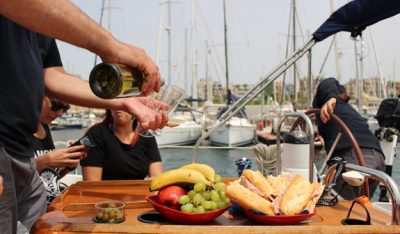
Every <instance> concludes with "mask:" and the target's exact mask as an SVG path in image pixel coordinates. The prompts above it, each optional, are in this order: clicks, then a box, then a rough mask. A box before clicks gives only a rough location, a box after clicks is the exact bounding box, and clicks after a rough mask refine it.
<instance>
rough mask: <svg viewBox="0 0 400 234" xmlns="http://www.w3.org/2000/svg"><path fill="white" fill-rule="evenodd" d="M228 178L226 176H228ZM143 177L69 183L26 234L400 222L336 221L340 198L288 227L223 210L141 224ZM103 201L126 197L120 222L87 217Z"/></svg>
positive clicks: (327, 227) (382, 229)
mask: <svg viewBox="0 0 400 234" xmlns="http://www.w3.org/2000/svg"><path fill="white" fill-rule="evenodd" d="M229 180H232V179H227V180H226V181H229ZM148 183H149V182H148V181H134V180H131V181H99V182H86V181H81V182H78V183H76V184H74V185H71V186H70V187H69V188H68V189H66V190H65V191H64V192H63V193H62V194H61V195H60V196H59V197H57V198H56V199H55V200H54V201H53V202H52V203H51V204H50V206H49V212H48V213H46V214H44V215H43V216H42V217H40V219H39V220H38V221H37V222H36V224H35V225H34V227H33V228H32V230H31V232H32V233H37V234H38V233H41V234H42V233H62V234H66V233H170V234H180V233H182V234H193V233H207V234H212V233H218V234H232V233H252V234H254V233H279V234H282V233H293V234H295V233H296V234H298V233H400V226H388V225H387V224H388V223H389V224H390V220H391V217H390V216H388V215H386V214H384V213H382V212H379V211H378V210H375V209H369V210H370V213H371V218H372V224H373V225H368V226H367V225H365V226H363V225H357V226H344V225H342V224H341V220H342V219H344V218H345V217H346V215H347V212H348V209H349V206H350V204H351V203H350V202H348V201H340V202H339V204H337V205H336V206H334V207H317V215H315V216H313V217H312V218H311V219H310V222H308V223H304V224H299V225H291V226H263V225H259V224H257V223H255V222H253V221H252V220H249V219H248V218H246V217H243V216H237V217H233V216H231V215H230V214H229V213H228V212H225V213H224V214H223V215H221V216H220V217H218V218H217V219H216V220H214V221H213V222H211V223H209V224H208V225H178V224H174V223H171V222H167V223H164V224H146V223H142V222H140V221H138V220H137V216H138V215H140V214H142V213H144V212H148V211H152V210H153V208H152V206H151V205H150V204H149V203H148V202H147V201H146V200H144V197H145V196H146V195H151V194H152V193H151V192H149V191H148ZM104 200H122V201H124V202H126V207H125V215H126V220H125V222H123V223H120V224H99V223H94V222H93V221H92V217H93V216H94V215H95V214H96V210H95V207H94V203H96V202H98V201H104ZM351 218H359V219H365V211H364V210H363V209H362V208H360V207H359V206H355V207H354V209H353V212H352V217H351Z"/></svg>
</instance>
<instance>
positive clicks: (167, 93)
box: [136, 85, 184, 137]
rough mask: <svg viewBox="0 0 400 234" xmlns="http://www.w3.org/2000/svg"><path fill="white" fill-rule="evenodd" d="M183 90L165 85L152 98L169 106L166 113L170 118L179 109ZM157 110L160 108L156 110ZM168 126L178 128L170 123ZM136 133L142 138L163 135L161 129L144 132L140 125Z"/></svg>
mask: <svg viewBox="0 0 400 234" xmlns="http://www.w3.org/2000/svg"><path fill="white" fill-rule="evenodd" d="M183 93H184V92H183V89H181V88H179V87H178V86H175V85H164V86H163V87H162V88H161V90H160V92H159V93H153V95H152V97H153V99H154V100H156V101H159V102H163V103H166V104H168V105H169V109H168V111H166V113H167V115H168V116H170V115H171V114H172V113H173V112H174V111H175V109H176V108H177V107H178V104H179V102H180V101H181V99H182V97H183ZM152 101H153V100H152V99H149V103H148V105H151V104H152V103H151V102H152ZM156 109H157V110H158V109H159V108H156ZM158 111H160V110H158ZM167 126H169V127H175V126H177V125H176V124H175V123H171V122H168V124H167ZM136 132H137V133H138V134H139V135H140V136H142V137H154V136H159V135H161V129H157V130H144V129H143V128H142V127H141V126H140V124H138V126H137V127H136Z"/></svg>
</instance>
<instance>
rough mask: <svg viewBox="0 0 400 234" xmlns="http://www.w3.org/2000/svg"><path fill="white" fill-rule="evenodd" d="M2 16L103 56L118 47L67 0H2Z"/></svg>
mask: <svg viewBox="0 0 400 234" xmlns="http://www.w3.org/2000/svg"><path fill="white" fill-rule="evenodd" d="M0 14H2V15H4V16H6V17H7V18H9V19H11V20H13V21H15V22H17V23H19V24H21V25H23V26H24V27H26V28H29V29H31V30H33V31H36V32H39V33H42V34H45V35H49V36H51V37H54V38H57V39H60V40H63V41H66V42H68V43H71V44H74V45H76V46H79V47H83V48H86V49H88V50H90V51H92V52H94V53H96V54H98V55H100V56H101V57H102V56H104V55H106V54H107V56H108V57H112V56H113V55H110V54H111V53H113V50H111V48H112V47H113V46H117V45H118V42H117V40H116V39H115V38H114V37H113V36H112V35H111V34H110V33H109V32H107V31H106V30H104V29H103V28H101V27H100V26H99V25H98V24H97V23H96V22H94V21H93V20H92V19H90V18H89V17H88V16H87V15H86V14H85V13H83V12H82V11H81V10H80V9H79V8H77V7H75V6H74V5H73V4H72V3H71V2H70V1H67V0H18V1H15V0H1V1H0ZM114 51H115V50H114ZM115 57H116V56H115Z"/></svg>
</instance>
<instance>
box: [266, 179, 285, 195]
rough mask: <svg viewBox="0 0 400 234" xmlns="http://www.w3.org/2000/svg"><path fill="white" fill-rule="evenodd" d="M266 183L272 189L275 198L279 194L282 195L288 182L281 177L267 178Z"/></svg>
mask: <svg viewBox="0 0 400 234" xmlns="http://www.w3.org/2000/svg"><path fill="white" fill-rule="evenodd" d="M267 181H268V183H269V184H270V185H271V187H272V188H273V190H274V192H273V193H274V196H275V197H277V196H278V195H279V194H282V193H283V191H284V190H285V189H286V187H287V186H288V185H289V180H288V179H285V178H284V177H281V176H277V177H276V176H268V177H267Z"/></svg>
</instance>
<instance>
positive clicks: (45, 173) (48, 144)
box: [32, 124, 61, 204]
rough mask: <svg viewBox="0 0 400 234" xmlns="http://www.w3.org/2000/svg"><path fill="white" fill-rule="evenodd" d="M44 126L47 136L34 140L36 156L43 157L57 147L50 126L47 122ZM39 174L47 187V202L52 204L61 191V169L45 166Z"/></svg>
mask: <svg viewBox="0 0 400 234" xmlns="http://www.w3.org/2000/svg"><path fill="white" fill-rule="evenodd" d="M42 126H43V128H44V130H45V131H46V137H45V138H44V139H39V138H36V137H34V138H33V142H32V149H33V153H34V155H35V158H37V157H41V156H42V155H44V154H47V153H48V152H50V151H52V150H54V149H55V147H54V143H53V138H52V136H51V132H50V128H49V126H48V125H47V124H42ZM39 175H40V179H42V181H43V185H44V188H45V189H46V195H47V204H50V202H51V201H52V200H53V199H54V198H55V197H57V196H58V195H59V194H60V192H61V191H60V182H59V179H60V174H59V169H58V168H44V169H42V170H41V171H39Z"/></svg>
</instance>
